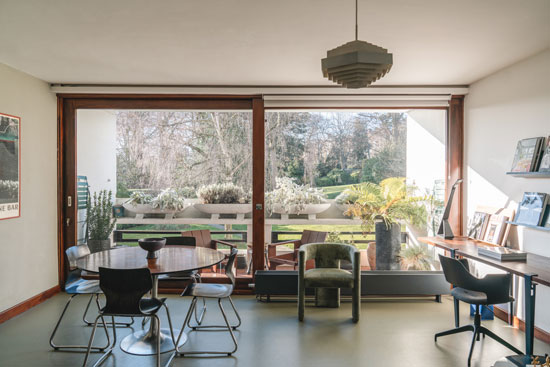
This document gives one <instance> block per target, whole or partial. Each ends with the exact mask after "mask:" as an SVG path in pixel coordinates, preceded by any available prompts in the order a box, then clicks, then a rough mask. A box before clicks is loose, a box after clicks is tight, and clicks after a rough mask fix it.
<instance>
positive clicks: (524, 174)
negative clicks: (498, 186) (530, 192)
mask: <svg viewBox="0 0 550 367" xmlns="http://www.w3.org/2000/svg"><path fill="white" fill-rule="evenodd" d="M506 174H507V175H510V176H512V177H523V178H550V172H506Z"/></svg>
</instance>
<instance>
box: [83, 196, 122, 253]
mask: <svg viewBox="0 0 550 367" xmlns="http://www.w3.org/2000/svg"><path fill="white" fill-rule="evenodd" d="M86 224H87V229H86V237H87V243H88V247H89V248H90V252H98V251H104V250H108V249H109V248H111V240H110V238H109V237H110V236H111V232H113V229H114V228H115V224H116V218H114V217H113V194H112V192H111V191H110V190H109V191H107V190H101V191H99V193H97V192H95V193H94V195H93V197H92V196H91V195H88V206H87V209H86Z"/></svg>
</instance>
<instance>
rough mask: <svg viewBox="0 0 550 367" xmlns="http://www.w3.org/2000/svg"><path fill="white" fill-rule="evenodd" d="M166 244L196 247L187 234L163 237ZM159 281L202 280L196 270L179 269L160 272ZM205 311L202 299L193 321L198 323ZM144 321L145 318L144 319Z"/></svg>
mask: <svg viewBox="0 0 550 367" xmlns="http://www.w3.org/2000/svg"><path fill="white" fill-rule="evenodd" d="M165 238H166V246H190V247H196V245H197V239H196V238H195V237H188V236H175V237H165ZM158 279H159V282H163V281H172V280H177V281H192V282H193V283H197V282H198V283H200V282H202V278H201V274H200V272H199V271H198V270H189V271H179V272H177V273H169V274H162V275H159V277H158ZM205 312H206V302H205V300H204V299H203V300H202V310H201V313H200V315H198V310H197V308H195V321H196V322H197V323H198V324H199V325H200V324H201V323H202V320H203V318H204V313H205ZM144 321H146V319H144ZM143 324H145V322H144V323H143Z"/></svg>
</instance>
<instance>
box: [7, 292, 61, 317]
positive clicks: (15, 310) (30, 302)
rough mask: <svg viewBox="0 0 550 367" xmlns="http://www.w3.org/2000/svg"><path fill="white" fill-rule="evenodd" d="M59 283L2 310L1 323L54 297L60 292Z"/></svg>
mask: <svg viewBox="0 0 550 367" xmlns="http://www.w3.org/2000/svg"><path fill="white" fill-rule="evenodd" d="M59 291H60V289H59V285H56V286H55V287H53V288H50V289H47V290H45V291H44V292H42V293H39V294H37V295H36V296H34V297H31V298H29V299H27V300H25V301H23V302H21V303H19V304H17V305H15V306H13V307H10V308H8V309H7V310H5V311H2V312H0V324H1V323H3V322H5V321H8V320H9V319H11V318H13V317H15V316H17V315H19V314H22V313H23V312H25V311H27V310H29V309H31V308H33V307H34V306H37V305H39V304H41V303H42V302H44V301H45V300H47V299H48V298H50V297H52V296H53V295H55V294H57V293H59Z"/></svg>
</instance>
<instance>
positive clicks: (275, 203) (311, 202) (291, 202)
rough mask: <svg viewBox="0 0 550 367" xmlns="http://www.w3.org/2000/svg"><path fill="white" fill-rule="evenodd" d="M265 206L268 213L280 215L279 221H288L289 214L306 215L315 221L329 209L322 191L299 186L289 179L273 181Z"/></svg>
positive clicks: (278, 178) (282, 178) (281, 178)
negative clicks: (273, 186)
mask: <svg viewBox="0 0 550 367" xmlns="http://www.w3.org/2000/svg"><path fill="white" fill-rule="evenodd" d="M266 205H267V208H268V210H269V211H270V212H272V213H278V214H281V219H288V216H289V215H290V214H307V215H308V218H309V219H315V218H316V216H317V214H319V213H321V212H324V211H325V210H327V209H328V208H329V207H330V203H327V202H326V199H325V195H324V194H323V191H322V190H320V189H316V188H314V187H310V186H309V185H299V184H297V183H296V182H294V180H293V179H292V178H290V177H277V178H276V179H275V190H273V191H271V192H268V193H267V194H266Z"/></svg>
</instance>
